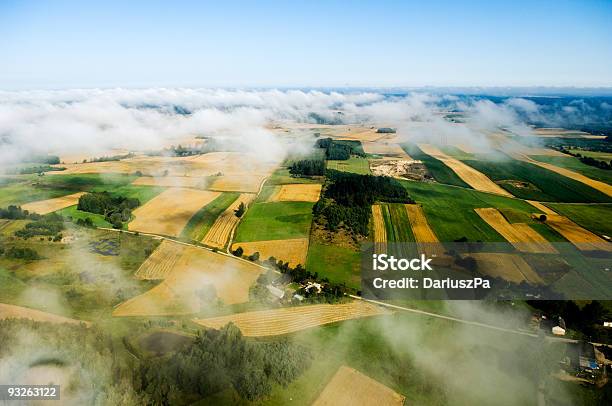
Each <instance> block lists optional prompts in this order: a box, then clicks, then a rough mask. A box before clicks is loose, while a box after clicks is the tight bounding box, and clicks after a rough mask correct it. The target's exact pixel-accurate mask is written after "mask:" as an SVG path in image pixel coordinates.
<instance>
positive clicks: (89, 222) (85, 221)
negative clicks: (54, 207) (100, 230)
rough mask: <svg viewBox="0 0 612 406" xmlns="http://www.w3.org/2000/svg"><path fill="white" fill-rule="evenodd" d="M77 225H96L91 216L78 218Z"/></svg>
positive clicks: (91, 226)
mask: <svg viewBox="0 0 612 406" xmlns="http://www.w3.org/2000/svg"><path fill="white" fill-rule="evenodd" d="M76 223H77V225H79V226H81V227H89V228H93V227H94V223H93V221H92V220H91V218H89V217H85V218H84V219H83V218H79V219H77V222H76Z"/></svg>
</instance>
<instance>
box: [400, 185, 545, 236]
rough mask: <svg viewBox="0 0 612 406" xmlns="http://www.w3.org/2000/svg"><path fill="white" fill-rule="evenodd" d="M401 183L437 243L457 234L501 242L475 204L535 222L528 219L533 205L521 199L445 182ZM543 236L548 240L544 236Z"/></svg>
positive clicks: (527, 221) (529, 222) (528, 222)
mask: <svg viewBox="0 0 612 406" xmlns="http://www.w3.org/2000/svg"><path fill="white" fill-rule="evenodd" d="M401 183H402V185H403V186H404V187H405V188H406V189H407V190H408V193H409V194H410V196H411V197H412V198H413V199H414V200H416V202H417V203H419V204H421V205H422V206H423V211H424V212H425V215H426V217H427V222H428V223H429V225H430V226H431V228H432V229H433V231H434V233H435V234H436V236H437V237H438V239H439V240H440V241H441V242H452V241H454V240H456V239H459V238H461V237H466V238H468V239H469V240H470V241H477V240H481V241H491V242H503V241H505V240H504V238H503V237H502V236H501V235H500V234H499V233H498V232H497V231H495V230H494V229H493V228H492V227H491V226H489V225H488V224H487V223H486V222H485V221H484V220H482V219H481V218H480V217H479V216H478V215H477V214H476V212H475V211H474V209H475V208H479V207H496V208H498V209H500V210H501V211H504V210H511V211H512V212H513V213H514V214H515V215H521V216H522V217H523V218H524V222H526V223H527V224H535V221H534V220H532V219H531V218H530V216H531V213H533V212H535V211H536V210H535V208H534V207H533V206H531V205H530V204H529V203H526V202H524V201H522V200H518V199H511V198H507V197H504V196H496V195H493V194H490V193H482V192H478V191H476V190H471V189H462V188H456V187H452V186H446V185H437V184H423V183H418V182H409V181H402V182H401ZM538 231H539V230H538ZM544 236H545V237H546V238H547V239H548V236H547V235H544Z"/></svg>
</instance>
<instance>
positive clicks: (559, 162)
mask: <svg viewBox="0 0 612 406" xmlns="http://www.w3.org/2000/svg"><path fill="white" fill-rule="evenodd" d="M531 158H533V159H535V160H536V161H540V162H546V163H549V164H553V165H556V166H560V167H561V168H566V169H569V170H572V171H574V172H578V173H581V174H583V175H584V176H587V177H589V178H591V179H595V180H600V181H602V182H606V183H608V184H612V171H610V170H605V169H600V168H596V167H594V166H591V165H587V164H583V163H582V162H580V160H579V159H578V158H576V157H573V156H569V155H567V156H548V155H532V156H531Z"/></svg>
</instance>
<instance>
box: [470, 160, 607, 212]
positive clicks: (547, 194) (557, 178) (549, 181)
mask: <svg viewBox="0 0 612 406" xmlns="http://www.w3.org/2000/svg"><path fill="white" fill-rule="evenodd" d="M464 162H465V163H466V164H468V165H470V166H472V167H474V168H476V169H477V170H479V171H480V172H483V173H484V174H486V175H487V176H488V177H489V178H491V179H493V180H494V181H496V182H499V184H500V185H501V186H502V187H503V188H504V189H506V190H508V191H509V192H510V193H512V194H513V195H514V196H516V197H520V198H522V199H529V200H539V201H557V202H576V203H580V202H599V203H605V202H610V198H609V197H608V196H606V195H605V194H603V193H601V192H599V191H598V190H595V189H593V188H591V187H589V186H587V185H585V184H583V183H581V182H578V181H576V180H573V179H570V178H567V177H565V176H563V175H560V174H558V173H554V172H552V171H549V170H547V169H544V168H540V167H538V166H536V165H532V164H530V163H528V162H522V161H517V160H507V161H484V160H470V161H464ZM509 180H512V181H520V182H527V184H526V186H524V187H522V186H518V185H517V184H516V183H514V184H513V183H511V182H507V181H509Z"/></svg>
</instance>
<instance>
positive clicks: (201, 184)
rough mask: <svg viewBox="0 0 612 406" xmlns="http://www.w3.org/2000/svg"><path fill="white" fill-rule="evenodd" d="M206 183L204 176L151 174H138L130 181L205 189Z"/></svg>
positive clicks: (133, 183)
mask: <svg viewBox="0 0 612 406" xmlns="http://www.w3.org/2000/svg"><path fill="white" fill-rule="evenodd" d="M207 183H208V182H207V178H204V177H190V176H163V177H157V178H155V177H152V176H140V177H138V178H137V179H136V180H135V181H134V182H132V185H142V186H162V187H187V188H194V189H198V188H200V189H205V188H206V185H207Z"/></svg>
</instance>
